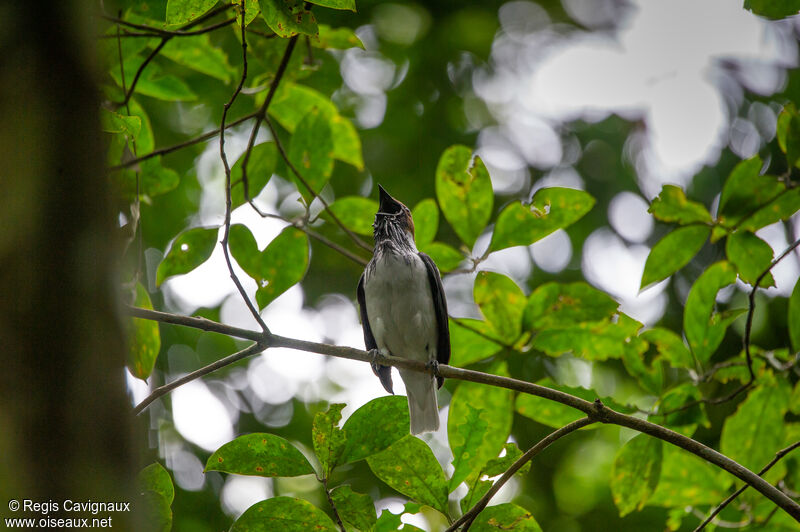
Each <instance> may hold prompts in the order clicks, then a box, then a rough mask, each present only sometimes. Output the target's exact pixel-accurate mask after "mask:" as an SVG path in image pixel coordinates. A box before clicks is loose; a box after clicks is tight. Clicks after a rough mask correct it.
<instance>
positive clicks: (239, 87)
mask: <svg viewBox="0 0 800 532" xmlns="http://www.w3.org/2000/svg"><path fill="white" fill-rule="evenodd" d="M241 1H242V3H241V6H242V77H241V78H240V79H239V85H237V86H236V90H235V91H233V94H232V95H231V99H230V100H228V102H227V103H226V104H225V106H224V107H223V109H222V120H221V121H220V126H219V156H220V158H221V159H222V164H223V166H224V167H225V230H224V233H223V236H222V242H221V243H222V251H223V254H224V255H225V263H226V264H227V266H228V273H229V274H230V277H231V280H233V284H235V285H236V289H237V290H238V291H239V294H240V295H241V296H242V299H243V300H244V303H245V305H247V308H248V309H249V310H250V314H252V315H253V318H255V320H256V322H258V325H259V326H260V327H261V330H262V331H264V332H266V333H269V328H268V327H267V324H266V323H264V320H263V319H262V318H261V314H260V313H259V312H258V309H257V308H256V307H255V305H253V302H252V301H250V298H249V297H248V296H247V292H245V290H244V287H243V286H242V283H241V282H240V281H239V278H238V277H237V276H236V272H234V271H233V263H232V262H231V254H230V250H229V249H228V237H229V236H230V234H231V210H232V202H231V167H230V165H229V164H228V156H227V155H225V118H226V117H227V116H228V110H229V109H230V108H231V106H232V105H233V102H234V101H236V97H237V96H239V93H240V92H241V90H242V87H244V82H245V80H246V79H247V39H246V38H245V17H244V3H245V0H241Z"/></svg>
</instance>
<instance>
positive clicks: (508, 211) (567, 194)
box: [490, 187, 595, 251]
mask: <svg viewBox="0 0 800 532" xmlns="http://www.w3.org/2000/svg"><path fill="white" fill-rule="evenodd" d="M594 203H595V199H594V198H593V197H592V196H591V195H589V194H588V193H586V192H584V191H582V190H575V189H572V188H559V187H551V188H540V189H539V190H537V191H536V194H534V195H533V201H532V202H531V204H530V205H523V204H522V203H520V202H516V203H512V204H511V205H509V206H508V207H506V208H505V209H503V212H501V213H500V215H499V216H498V217H497V223H496V224H495V226H494V234H493V235H492V244H491V246H490V249H491V250H492V251H497V250H500V249H505V248H509V247H511V246H529V245H531V244H533V243H534V242H536V241H538V240H541V239H542V238H544V237H546V236H547V235H549V234H550V233H552V232H554V231H556V230H557V229H564V228H566V227H568V226H570V225H572V224H573V223H575V222H577V221H578V220H580V219H581V218H583V216H584V215H585V214H586V213H587V212H589V211H590V210H592V207H593V206H594Z"/></svg>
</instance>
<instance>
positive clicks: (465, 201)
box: [436, 145, 494, 247]
mask: <svg viewBox="0 0 800 532" xmlns="http://www.w3.org/2000/svg"><path fill="white" fill-rule="evenodd" d="M436 198H437V199H438V200H439V205H440V206H441V208H442V213H443V214H444V217H445V218H446V219H447V221H448V222H449V223H450V225H451V226H452V228H453V230H454V231H455V232H456V234H457V235H458V237H459V238H460V239H461V240H462V241H463V242H464V243H465V244H466V245H467V246H470V247H471V246H472V245H473V244H474V243H475V239H476V238H478V235H480V234H481V232H482V231H483V229H484V228H485V227H486V224H487V223H488V222H489V217H490V216H491V214H492V203H493V202H494V192H493V191H492V181H491V179H490V178H489V172H488V170H486V166H484V164H483V161H481V159H480V157H477V156H476V157H475V158H474V160H472V150H470V149H469V148H467V147H466V146H460V145H456V146H450V147H449V148H447V149H446V150H445V152H444V153H443V154H442V156H441V158H440V159H439V165H438V166H437V167H436Z"/></svg>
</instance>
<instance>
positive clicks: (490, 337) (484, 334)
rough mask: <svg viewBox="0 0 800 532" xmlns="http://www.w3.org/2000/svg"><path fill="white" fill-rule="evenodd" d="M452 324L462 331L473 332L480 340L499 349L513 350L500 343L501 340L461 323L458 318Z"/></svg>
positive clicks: (509, 346)
mask: <svg viewBox="0 0 800 532" xmlns="http://www.w3.org/2000/svg"><path fill="white" fill-rule="evenodd" d="M453 323H455V324H456V325H458V326H459V327H462V328H464V329H466V330H468V331H471V332H474V333H475V334H477V335H478V336H480V337H481V338H484V339H486V340H489V341H490V342H492V343H494V344H497V345H499V346H501V347H505V348H506V349H511V350H512V351H513V350H514V346H513V345H511V344H507V343H505V342H504V341H502V340H500V339H498V338H495V337H493V336H490V335H488V334H486V333H485V332H483V331H480V330H478V329H476V328H475V327H473V326H471V325H468V324H467V323H465V322H464V321H462V320H461V319H459V318H453Z"/></svg>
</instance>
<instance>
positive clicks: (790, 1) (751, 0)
mask: <svg viewBox="0 0 800 532" xmlns="http://www.w3.org/2000/svg"><path fill="white" fill-rule="evenodd" d="M744 8H745V9H749V10H750V11H752V12H753V13H754V14H756V15H761V16H762V17H767V18H771V19H781V18H785V17H788V16H791V15H796V14H797V12H798V11H800V2H799V1H798V0H744Z"/></svg>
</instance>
